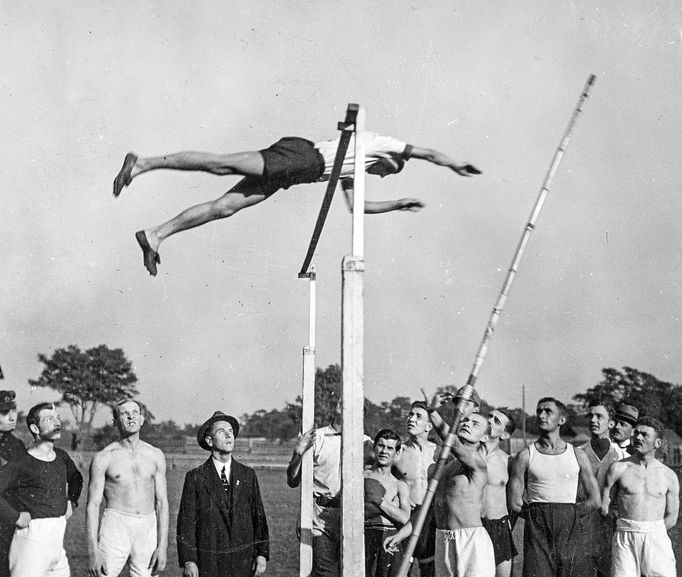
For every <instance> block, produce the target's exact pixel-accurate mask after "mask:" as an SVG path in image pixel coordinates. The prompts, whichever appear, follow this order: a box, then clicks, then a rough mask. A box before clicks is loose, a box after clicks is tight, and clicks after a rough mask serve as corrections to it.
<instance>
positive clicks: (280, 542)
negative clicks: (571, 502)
mask: <svg viewBox="0 0 682 577" xmlns="http://www.w3.org/2000/svg"><path fill="white" fill-rule="evenodd" d="M201 462H202V460H200V459H197V460H196V461H184V462H178V463H179V464H178V465H177V466H176V467H175V468H174V469H173V470H169V471H168V496H169V501H170V518H171V523H170V525H171V526H170V537H169V547H168V567H167V569H166V570H165V571H164V572H163V573H162V575H164V576H170V575H181V574H182V571H181V570H180V568H179V567H178V558H177V553H176V547H175V520H176V517H177V512H178V504H179V500H180V494H181V492H182V484H183V482H184V478H185V473H186V472H187V471H188V470H189V469H191V468H192V467H195V466H196V465H198V464H199V463H201ZM85 464H86V467H87V465H88V464H89V458H86V459H85ZM257 473H258V480H259V483H260V487H261V492H262V496H263V502H264V504H265V510H266V512H267V516H268V525H269V527H270V539H271V554H270V555H271V561H270V563H269V564H268V571H267V575H269V576H270V577H295V576H296V575H298V541H297V540H296V536H295V533H294V530H295V527H296V519H297V516H298V507H299V492H298V489H289V487H287V484H286V479H285V473H284V470H283V469H261V470H258V471H257ZM83 475H84V476H85V477H86V487H87V472H86V471H83ZM85 498H86V495H85V490H84V492H83V496H82V497H81V506H80V507H78V509H77V510H76V513H75V514H74V516H73V518H72V520H71V521H70V522H69V526H68V528H67V533H66V552H67V554H68V556H69V561H70V563H71V571H72V575H73V576H74V577H82V576H85V575H86V574H87V562H88V559H87V548H86V541H85ZM522 525H523V524H522V522H520V523H519V524H518V525H517V528H516V531H515V539H516V541H517V546H518V548H519V551H521V550H522V549H523V547H522V546H521V543H522V530H523V527H522ZM670 536H671V538H672V540H673V547H674V549H675V554H676V557H677V558H678V562H677V567H678V571H677V573H678V575H682V563H681V562H680V561H681V560H682V559H680V558H681V557H682V526H680V523H678V525H677V527H675V528H674V529H673V530H672V531H671V532H670ZM678 552H679V553H678ZM518 559H519V558H517V560H518ZM124 575H125V576H127V572H125V573H124ZM520 575H521V572H520V563H517V564H516V568H515V571H514V576H515V577H516V576H520Z"/></svg>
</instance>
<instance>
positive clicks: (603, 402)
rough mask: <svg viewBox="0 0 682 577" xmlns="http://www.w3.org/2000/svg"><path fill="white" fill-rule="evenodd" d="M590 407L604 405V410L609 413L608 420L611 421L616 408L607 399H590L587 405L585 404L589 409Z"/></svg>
mask: <svg viewBox="0 0 682 577" xmlns="http://www.w3.org/2000/svg"><path fill="white" fill-rule="evenodd" d="M592 407H604V408H605V409H606V412H607V413H608V414H609V420H611V421H613V419H614V418H615V416H616V409H614V408H613V405H612V404H611V403H609V402H608V401H607V400H602V399H594V400H593V401H590V404H589V405H587V408H588V410H589V409H591V408H592Z"/></svg>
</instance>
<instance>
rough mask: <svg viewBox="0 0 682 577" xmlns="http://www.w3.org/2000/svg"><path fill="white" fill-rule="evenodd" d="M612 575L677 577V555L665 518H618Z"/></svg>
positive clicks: (626, 576) (617, 576)
mask: <svg viewBox="0 0 682 577" xmlns="http://www.w3.org/2000/svg"><path fill="white" fill-rule="evenodd" d="M611 559H612V566H611V567H612V568H611V575H612V576H613V577H630V576H632V575H646V576H649V575H656V576H657V577H675V576H676V575H677V573H676V570H675V555H674V554H673V547H672V543H671V542H670V537H668V531H666V528H665V524H664V523H663V520H660V521H632V520H630V519H618V520H617V521H616V532H615V533H614V535H613V544H612V546H611Z"/></svg>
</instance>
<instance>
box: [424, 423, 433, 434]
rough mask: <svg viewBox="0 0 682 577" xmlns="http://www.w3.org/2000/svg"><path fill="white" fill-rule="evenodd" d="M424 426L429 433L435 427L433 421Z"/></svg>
mask: <svg viewBox="0 0 682 577" xmlns="http://www.w3.org/2000/svg"><path fill="white" fill-rule="evenodd" d="M424 428H425V429H426V432H427V433H428V432H429V431H430V430H431V429H433V423H432V422H431V421H429V422H428V423H426V425H425V426H424Z"/></svg>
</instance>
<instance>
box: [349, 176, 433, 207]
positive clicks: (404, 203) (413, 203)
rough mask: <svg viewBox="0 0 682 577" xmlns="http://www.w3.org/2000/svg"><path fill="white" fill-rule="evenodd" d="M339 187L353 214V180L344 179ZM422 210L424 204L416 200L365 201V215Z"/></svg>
mask: <svg viewBox="0 0 682 577" xmlns="http://www.w3.org/2000/svg"><path fill="white" fill-rule="evenodd" d="M341 187H342V188H343V195H344V198H345V199H346V206H347V207H348V210H349V211H350V212H353V180H352V179H350V178H344V179H343V180H342V181H341ZM422 208H424V203H423V202H422V201H421V200H419V199H418V198H398V199H396V200H380V201H369V200H366V201H365V214H381V213H384V212H393V211H394V210H406V211H409V212H418V211H419V210H421V209H422Z"/></svg>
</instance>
